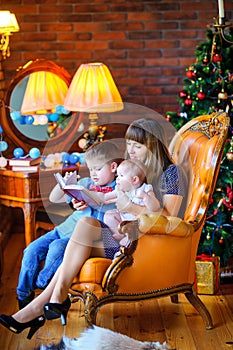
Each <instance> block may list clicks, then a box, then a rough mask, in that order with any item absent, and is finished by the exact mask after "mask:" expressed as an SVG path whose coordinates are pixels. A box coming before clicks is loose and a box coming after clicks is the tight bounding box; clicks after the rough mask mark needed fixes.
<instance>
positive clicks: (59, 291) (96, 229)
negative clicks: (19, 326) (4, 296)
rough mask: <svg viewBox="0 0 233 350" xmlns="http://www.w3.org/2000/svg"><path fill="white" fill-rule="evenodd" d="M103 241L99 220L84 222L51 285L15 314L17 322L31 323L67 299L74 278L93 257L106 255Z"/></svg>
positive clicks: (69, 245)
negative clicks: (51, 305) (47, 308)
mask: <svg viewBox="0 0 233 350" xmlns="http://www.w3.org/2000/svg"><path fill="white" fill-rule="evenodd" d="M100 240H101V226H100V223H99V221H98V220H96V219H93V218H89V217H88V218H82V219H80V220H79V221H78V223H77V225H76V227H75V229H74V232H73V234H72V236H71V238H70V240H69V243H68V244H67V247H66V250H65V254H64V259H63V262H62V264H61V265H60V267H59V268H58V270H57V272H56V273H55V275H54V276H53V278H52V280H51V282H50V283H49V284H48V286H47V287H46V288H45V289H44V290H43V292H42V293H41V294H40V295H38V297H37V298H35V299H34V300H32V301H31V303H29V304H28V305H27V306H26V307H25V308H23V309H22V310H19V311H18V312H16V313H15V314H14V315H12V316H13V317H14V319H15V320H16V321H18V322H28V321H31V320H32V319H34V318H36V317H38V316H39V315H41V314H43V307H44V305H45V304H46V303H47V302H53V303H54V302H55V303H62V302H63V301H64V300H65V299H66V298H67V294H68V291H69V287H70V285H71V283H72V280H73V278H74V277H75V275H76V274H77V273H78V272H79V271H80V269H81V267H82V265H83V264H84V262H85V261H86V260H87V259H88V258H89V257H90V256H91V255H92V256H104V249H103V244H102V241H100Z"/></svg>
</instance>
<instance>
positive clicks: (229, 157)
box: [226, 151, 233, 161]
mask: <svg viewBox="0 0 233 350" xmlns="http://www.w3.org/2000/svg"><path fill="white" fill-rule="evenodd" d="M226 157H227V159H228V160H230V161H232V160H233V152H229V151H228V152H227V154H226Z"/></svg>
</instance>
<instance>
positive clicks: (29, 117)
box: [24, 115, 34, 125]
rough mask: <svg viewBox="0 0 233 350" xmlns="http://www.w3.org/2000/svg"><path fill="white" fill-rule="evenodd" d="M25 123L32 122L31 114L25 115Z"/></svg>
mask: <svg viewBox="0 0 233 350" xmlns="http://www.w3.org/2000/svg"><path fill="white" fill-rule="evenodd" d="M24 120H25V124H28V125H30V124H33V123H34V117H33V116H32V115H26V116H25V118H24Z"/></svg>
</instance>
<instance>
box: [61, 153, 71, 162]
mask: <svg viewBox="0 0 233 350" xmlns="http://www.w3.org/2000/svg"><path fill="white" fill-rule="evenodd" d="M69 162H70V155H69V153H67V152H64V153H63V154H62V163H64V164H68V163H69Z"/></svg>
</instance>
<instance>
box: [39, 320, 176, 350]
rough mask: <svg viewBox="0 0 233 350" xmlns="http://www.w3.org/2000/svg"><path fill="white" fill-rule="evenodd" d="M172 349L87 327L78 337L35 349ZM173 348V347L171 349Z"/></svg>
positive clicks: (63, 338)
mask: <svg viewBox="0 0 233 350" xmlns="http://www.w3.org/2000/svg"><path fill="white" fill-rule="evenodd" d="M168 349H169V350H172V349H171V348H170V347H169V345H168V344H167V343H163V344H160V343H159V342H141V341H138V340H135V339H133V338H130V337H128V336H126V335H123V334H120V333H116V332H113V331H111V330H109V329H106V328H101V327H97V326H93V327H92V328H87V329H86V330H85V331H84V332H83V333H82V334H81V335H80V337H79V338H74V339H69V338H67V337H66V336H63V337H62V340H61V342H60V343H59V344H55V345H46V346H45V345H41V346H40V347H39V348H37V349H36V350H168ZM173 350H175V349H173Z"/></svg>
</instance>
